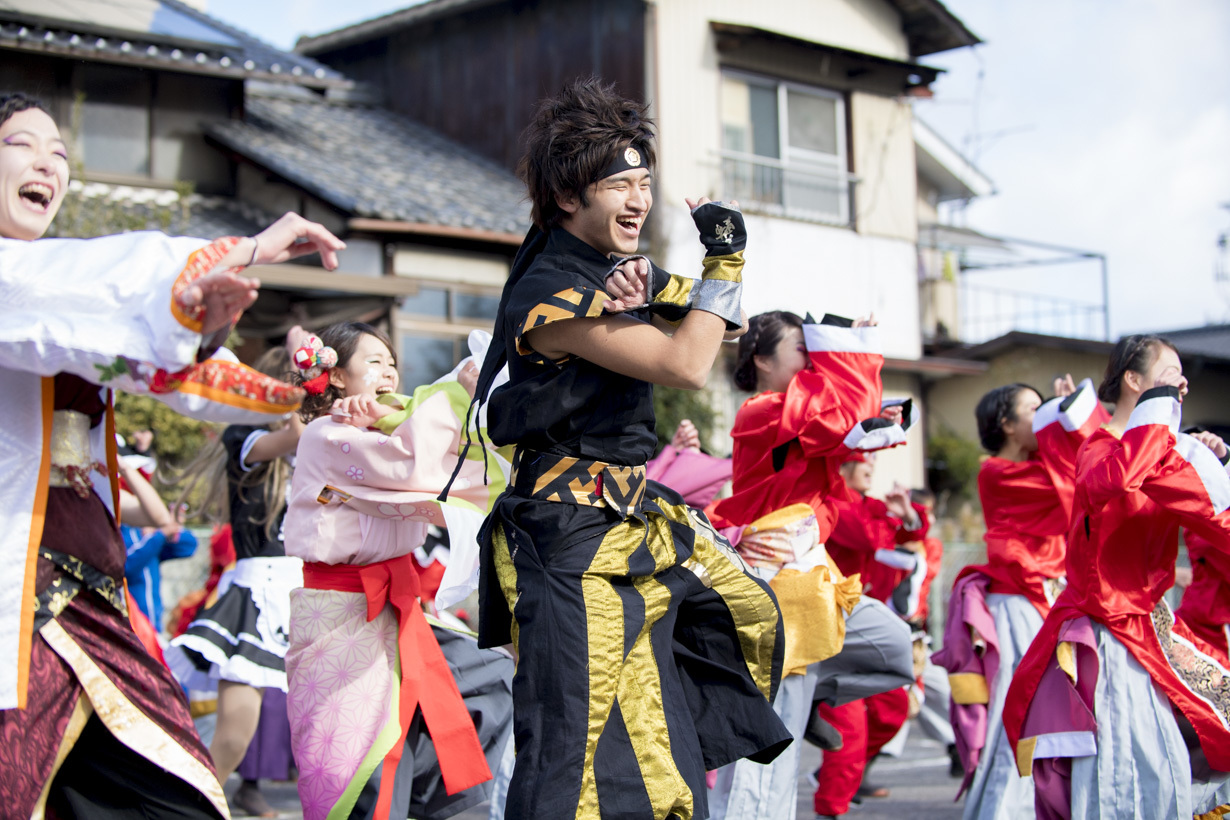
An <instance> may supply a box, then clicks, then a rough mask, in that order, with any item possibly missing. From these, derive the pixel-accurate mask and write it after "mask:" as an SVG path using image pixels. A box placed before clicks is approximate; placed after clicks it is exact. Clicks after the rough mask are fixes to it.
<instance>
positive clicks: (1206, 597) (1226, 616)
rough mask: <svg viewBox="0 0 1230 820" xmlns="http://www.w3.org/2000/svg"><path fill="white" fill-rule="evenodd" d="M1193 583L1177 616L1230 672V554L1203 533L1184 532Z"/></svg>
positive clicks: (1176, 613) (1184, 592)
mask: <svg viewBox="0 0 1230 820" xmlns="http://www.w3.org/2000/svg"><path fill="white" fill-rule="evenodd" d="M1183 541H1184V542H1185V543H1186V544H1187V557H1188V559H1189V560H1190V561H1191V563H1192V581H1191V583H1190V584H1189V585H1188V587H1187V589H1185V590H1183V600H1182V601H1181V602H1180V603H1179V608H1178V609H1176V610H1175V613H1174V614H1175V617H1176V618H1178V619H1179V620H1180V621H1182V622H1183V623H1185V624H1187V626H1188V627H1189V628H1190V629H1191V631H1192V632H1194V633H1195V634H1196V635H1197V636H1198V637H1199V638H1201V639H1202V640H1203V641H1204V642H1205V643H1206V644H1207V647H1205V651H1207V652H1208V653H1209V654H1210V655H1212V656H1213V657H1214V658H1217V661H1218V663H1220V664H1221V665H1222V666H1224V667H1226V668H1227V669H1230V552H1226V551H1225V550H1223V549H1218V548H1217V547H1216V546H1215V545H1214V544H1213V542H1212V541H1210V540H1209V539H1207V538H1205V537H1204V536H1202V535H1200V534H1199V533H1196V532H1192V531H1191V530H1187V531H1186V532H1184V533H1183Z"/></svg>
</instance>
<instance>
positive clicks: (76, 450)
mask: <svg viewBox="0 0 1230 820" xmlns="http://www.w3.org/2000/svg"><path fill="white" fill-rule="evenodd" d="M94 469H95V465H94V463H93V461H92V460H91V452H90V417H89V416H87V415H86V414H85V413H78V412H77V411H76V410H56V411H55V412H54V413H52V414H51V471H50V474H49V480H48V483H49V484H50V485H51V486H52V487H72V488H73V489H74V490H75V491H76V492H77V494H78V495H80V496H81V497H82V498H88V497H89V495H90V493H91V492H93V483H92V482H91V481H90V473H91V472H92V471H93V470H94ZM98 469H99V470H100V471H101V472H103V473H104V474H105V473H106V468H105V467H103V466H102V465H98Z"/></svg>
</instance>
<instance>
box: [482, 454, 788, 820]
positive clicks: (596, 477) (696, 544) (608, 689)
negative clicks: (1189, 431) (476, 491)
mask: <svg viewBox="0 0 1230 820" xmlns="http://www.w3.org/2000/svg"><path fill="white" fill-rule="evenodd" d="M519 456H520V458H519V462H520V463H518V464H517V465H516V468H515V473H514V476H515V478H514V486H513V489H512V490H511V492H510V493H509V494H507V495H505V496H504V497H503V498H501V499H500V501H499V502H498V505H497V508H496V510H495V513H494V514H493V516H492V518H491V519H489V523H488V527H487V533H488V544H489V548H490V549H491V557H492V562H491V565H492V566H493V568H494V572H493V573H489V574H488V577H487V578H485V579H484V581H485V583H484V585H485V586H487V585H488V584H493V583H495V584H498V589H499V593H502V596H503V598H504V599H505V600H507V601H509V602H511V606H510V608H509V610H510V615H511V618H510V619H509V626H510V628H511V634H512V638H513V642H514V644H515V645H516V648H517V651H518V654H519V656H520V659H521V660H520V663H519V664H518V667H517V673H516V676H515V677H514V678H513V699H514V702H515V704H516V707H515V714H514V736H515V738H516V744H517V763H516V768H515V770H514V773H513V779H512V783H511V784H510V788H509V796H508V803H507V806H506V809H505V815H506V816H507V817H535V818H556V817H560V818H562V817H569V818H572V817H577V818H603V819H604V820H607V819H608V818H650V817H652V818H659V819H664V818H667V817H677V818H680V820H689V819H690V818H693V817H695V818H703V817H707V816H708V806H707V803H706V791H705V771H706V770H708V769H716V768H718V767H719V766H722V765H725V764H726V763H730V762H733V761H735V760H738V759H739V758H742V757H749V758H751V759H752V760H755V761H757V762H768V761H769V760H772V759H773V758H774V757H776V756H777V754H778V753H779V752H780V751H781V750H782V749H784V748H785V747H786V746H787V745H788V744H789V743H790V740H791V736H790V733H789V732H788V731H787V730H786V728H785V727H784V726H783V725H782V724H781V722H780V721H779V720H778V719H777V716H776V715H775V714H774V713H773V710H772V707H771V705H770V704H771V701H772V698H773V696H774V694H775V693H776V689H777V684H778V682H779V681H780V680H781V665H782V656H783V648H784V639H783V632H782V629H781V627H780V616H779V614H778V611H777V606H776V603H775V601H774V598H773V596H772V593H771V592H770V591H769V588H768V586H767V585H766V584H764V583H762V582H761V581H759V580H758V579H756V578H754V577H752V576H751V575H749V574H748V573H747V572H746V568H745V567H744V565H743V564H742V561H741V560H740V559H739V558H738V557H737V556H736V555H735V554H734V552H733V550H732V549H731V547H730V546H729V544H727V542H726V541H725V539H724V538H722V537H721V536H720V535H718V534H717V533H716V531H714V529H713V528H712V526H711V525H710V524H709V522H708V519H706V518H705V516H704V514H703V513H700V512H698V511H696V510H692V509H690V508H688V507H687V505H686V504H685V503H684V502H683V499H682V498H681V497H680V496H679V495H678V494H676V493H675V492H674V491H672V490H670V489H668V488H666V487H664V486H662V485H660V484H657V483H656V482H651V481H647V480H646V479H645V477H644V468H642V467H636V468H628V467H623V468H618V467H611V466H609V465H605V464H603V463H602V462H594V461H578V460H577V459H570V458H562V459H561V458H560V457H557V456H548V455H539V454H535V453H532V452H524V451H523V452H521V453H519ZM548 498H550V499H558V500H548ZM484 568H486V567H484ZM499 593H494V594H499ZM494 594H493V590H490V589H489V588H488V594H487V596H486V600H487V601H491V600H492V598H493V597H494ZM488 609H490V608H488ZM491 615H492V613H491V612H490V611H487V612H486V615H485V620H486V623H485V624H484V626H485V627H487V628H488V629H491V628H493V627H494V625H493V624H492V620H494V618H489V617H487V616H491Z"/></svg>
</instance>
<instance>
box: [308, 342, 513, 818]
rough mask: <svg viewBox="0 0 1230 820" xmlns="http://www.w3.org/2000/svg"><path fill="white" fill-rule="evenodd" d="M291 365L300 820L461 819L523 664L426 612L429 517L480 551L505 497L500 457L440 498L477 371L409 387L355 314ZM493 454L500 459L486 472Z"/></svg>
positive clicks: (471, 469)
mask: <svg viewBox="0 0 1230 820" xmlns="http://www.w3.org/2000/svg"><path fill="white" fill-rule="evenodd" d="M479 355H481V353H480V354H479ZM295 362H296V364H297V365H298V366H299V367H300V368H301V369H303V378H302V379H301V381H302V383H303V387H304V389H305V390H306V391H307V394H308V395H307V397H306V399H305V400H304V405H303V410H302V411H301V412H302V415H303V418H304V421H307V422H309V423H308V426H307V428H306V430H304V432H303V435H302V438H301V439H300V442H299V449H298V453H297V457H296V467H295V474H294V477H293V479H292V481H291V498H290V505H289V507H288V509H287V514H286V520H285V544H286V554H287V555H293V556H298V557H300V558H302V559H303V561H304V566H303V589H300V590H295V591H294V592H292V593H291V615H290V649H289V651H288V652H287V654H286V674H287V678H288V683H289V701H288V712H289V716H290V723H291V740H292V745H293V747H294V753H295V761H296V762H297V764H298V766H299V796H300V798H301V799H302V801H303V812H304V817H305V818H307V820H320V819H321V818H325V817H347V816H350V817H372V818H382V819H383V818H404V817H407V816H413V817H416V818H443V817H448V816H451V815H453V814H456V813H457V812H459V811H462V810H464V809H465V808H467V807H469V806H472V805H474V804H476V803H479V802H481V801H482V800H484V799H486V797H487V789H488V787H486V786H484V785H482V784H484V783H486V781H489V780H490V779H491V771H490V768H489V766H488V759H490V760H491V761H498V760H499V757H500V755H501V753H502V752H503V750H504V746H505V744H506V742H507V740H508V735H509V731H510V727H511V718H512V695H511V680H512V672H513V663H512V659H511V658H510V657H509V656H508V655H506V654H504V653H502V652H500V651H496V650H480V649H478V645H477V643H476V642H475V641H474V639H473V637H472V636H471V635H470V634H468V633H464V632H459V631H456V630H453V629H451V628H449V627H448V626H446V625H445V624H444V623H442V622H440V621H437V620H435V619H433V618H429V617H428V616H427V615H425V614H424V612H423V603H422V591H421V587H420V583H419V576H418V569H417V566H416V562H415V560H414V551H415V548H417V547H418V546H420V545H421V544H422V543H423V541H424V540H425V538H426V536H427V527H428V525H429V524H436V525H437V526H447V527H448V529H449V535H450V539H451V541H452V542H453V543H454V544H459V545H463V544H467V543H473V541H474V538H475V536H476V534H477V532H478V528H479V526H480V525H481V523H482V519H483V517H484V516H485V515H486V513H487V511H488V510H489V509H490V506H491V503H492V502H493V501H494V499H495V498H496V497H497V496H498V495H499V494H500V492H501V491H502V490H503V489H504V475H506V473H507V462H506V461H505V460H504V459H503V458H502V457H501V456H500V455H499V454H498V453H497V452H495V451H494V450H491V451H478V452H477V453H475V455H474V456H471V457H469V458H467V459H466V460H465V464H464V466H463V469H462V471H461V473H460V475H459V477H458V480H457V482H455V483H454V485H453V492H452V494H451V496H450V497H449V500H448V501H447V502H444V503H442V502H439V501H437V500H436V495H437V494H438V493H439V492H440V490H441V489H442V488H443V487H444V485H445V483H446V482H447V481H448V478H449V473H450V471H451V468H452V466H453V464H454V463H455V461H456V457H457V454H458V452H459V451H460V445H461V436H462V433H463V432H464V429H463V428H464V426H465V425H464V423H463V419H465V418H466V410H467V407H468V406H469V403H470V394H471V393H472V392H473V390H474V382H475V379H476V377H477V375H478V373H477V368H475V367H474V365H473V363H472V362H470V361H469V360H467V362H466V363H463V365H459V366H458V368H457V370H455V371H454V372H453V373H451V374H449V375H448V376H445V377H444V378H442V379H440V380H439V381H437V382H435V383H434V384H429V385H424V386H422V387H420V388H418V389H417V390H415V391H414V393H413V395H400V394H398V393H396V392H395V391H396V390H397V385H398V374H397V369H396V364H397V362H396V357H395V354H394V353H393V347H392V344H391V342H390V341H389V339H388V337H387V336H385V335H384V334H383V333H382V332H381V331H379V330H377V329H375V328H373V327H371V326H370V325H365V324H362V323H354V322H346V323H340V324H337V325H333V326H331V327H329V328H326V329H325V330H324V331H322V332H321V334H320V338H319V339H317V338H315V337H313V338H311V339H309V341H308V343H307V344H305V346H304V347H301V348H300V349H299V350H298V351H296V354H295ZM463 385H464V386H463ZM485 460H486V461H494V462H496V464H498V465H499V466H500V467H501V469H500V470H491V471H490V473H489V475H490V476H492V477H491V478H490V479H488V480H487V481H486V482H484V478H483V465H484V461H485ZM429 735H430V736H429Z"/></svg>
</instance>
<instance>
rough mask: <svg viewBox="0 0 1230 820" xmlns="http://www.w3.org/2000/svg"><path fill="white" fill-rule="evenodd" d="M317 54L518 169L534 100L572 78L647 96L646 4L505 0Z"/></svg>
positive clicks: (401, 107)
mask: <svg viewBox="0 0 1230 820" xmlns="http://www.w3.org/2000/svg"><path fill="white" fill-rule="evenodd" d="M313 56H314V57H315V58H316V59H318V60H321V61H322V62H324V63H327V64H328V65H331V66H334V67H335V68H337V69H338V70H340V71H342V72H344V73H346V74H348V75H349V76H351V77H353V78H355V79H357V80H363V81H366V82H370V83H372V84H374V85H376V86H378V87H379V88H380V89H381V90H382V92H383V93H384V95H385V99H386V102H387V104H388V106H389V107H390V108H392V109H393V110H395V111H398V112H400V113H402V114H405V115H407V116H409V117H412V118H413V119H416V120H418V121H419V122H422V123H424V124H426V125H428V126H431V127H432V128H435V129H436V130H438V131H441V132H442V133H444V134H446V135H447V136H449V137H451V138H453V139H455V140H457V141H458V142H460V143H462V144H464V145H468V146H469V147H471V148H472V149H474V150H476V151H478V152H479V153H481V154H483V155H485V156H487V157H490V158H491V159H494V160H496V161H497V162H499V163H500V164H502V165H504V166H506V167H508V168H510V169H512V168H515V166H516V163H517V160H518V158H519V157H520V155H521V147H520V139H519V138H520V134H521V131H522V130H523V129H524V128H525V125H526V123H527V122H528V121H529V118H530V116H531V115H532V113H533V110H534V107H535V105H536V104H537V102H538V101H539V100H540V99H542V98H543V97H544V96H547V95H548V94H551V93H554V92H555V91H556V90H558V89H559V88H560V87H562V86H563V85H564V84H565V83H567V82H568V81H569V80H572V79H574V78H576V77H585V76H589V75H596V76H598V77H601V78H602V79H603V80H605V81H607V82H614V83H615V84H616V85H617V86H618V88H619V90H620V91H621V92H622V93H624V94H626V95H627V96H629V97H632V98H634V99H638V100H643V99H644V98H645V4H644V2H643V0H507V2H502V3H495V4H491V5H487V6H484V7H482V8H479V9H475V10H473V11H470V12H468V13H463V14H458V15H455V16H453V17H450V18H447V19H440V20H434V21H428V22H426V23H424V24H420V25H418V26H415V27H413V28H409V29H403V30H401V31H397V32H392V33H391V34H389V35H386V36H383V37H380V38H377V39H374V40H371V41H368V42H366V43H361V44H358V45H354V46H349V47H347V48H344V49H338V50H337V51H332V52H324V53H320V54H315V55H313Z"/></svg>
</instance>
